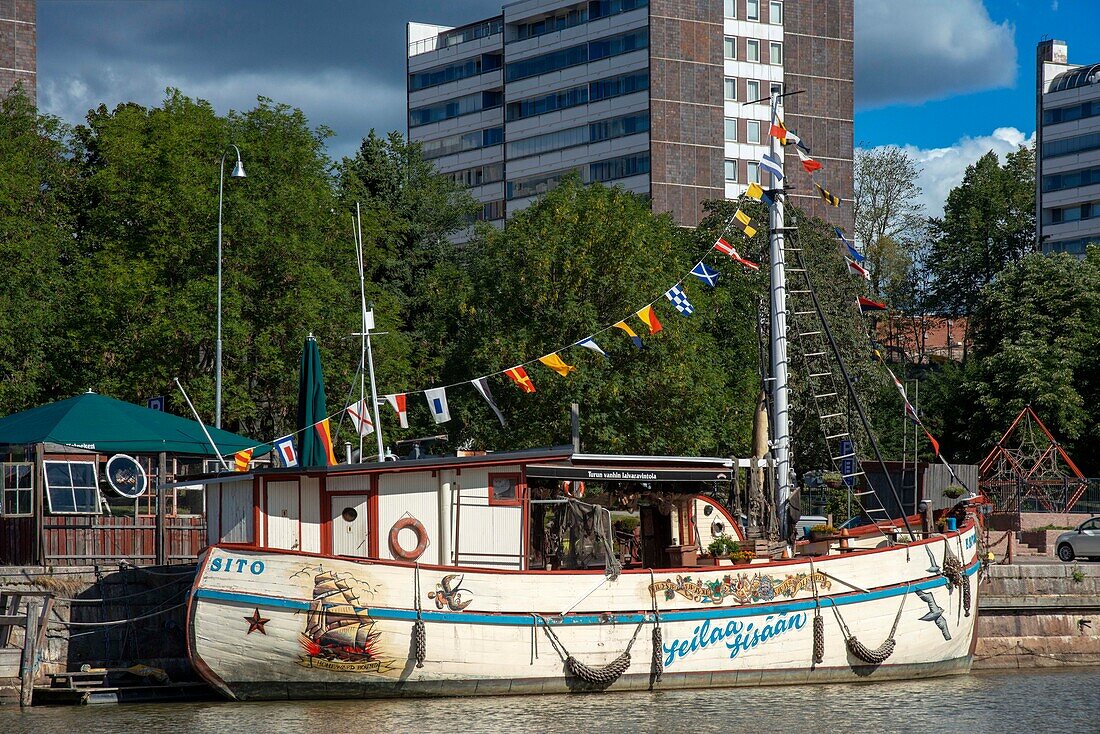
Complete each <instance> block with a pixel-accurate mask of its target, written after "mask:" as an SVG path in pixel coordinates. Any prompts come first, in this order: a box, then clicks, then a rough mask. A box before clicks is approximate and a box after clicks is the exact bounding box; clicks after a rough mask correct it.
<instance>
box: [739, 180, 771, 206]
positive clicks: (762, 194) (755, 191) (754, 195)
mask: <svg viewBox="0 0 1100 734" xmlns="http://www.w3.org/2000/svg"><path fill="white" fill-rule="evenodd" d="M745 196H747V197H749V198H750V199H753V200H755V201H762V202H764V203H765V204H767V205H768V206H775V199H773V198H772V197H771V196H769V195H768V192H767V191H765V190H764V187H763V186H761V185H760V184H758V183H751V184H749V188H748V190H747V191H745Z"/></svg>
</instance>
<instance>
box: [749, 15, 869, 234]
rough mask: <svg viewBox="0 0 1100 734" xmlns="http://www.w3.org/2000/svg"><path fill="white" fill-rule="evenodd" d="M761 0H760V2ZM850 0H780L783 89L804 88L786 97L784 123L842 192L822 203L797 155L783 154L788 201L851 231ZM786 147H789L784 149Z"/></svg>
mask: <svg viewBox="0 0 1100 734" xmlns="http://www.w3.org/2000/svg"><path fill="white" fill-rule="evenodd" d="M762 4H764V3H762ZM852 4H853V0H798V2H787V3H784V12H785V15H786V17H785V18H784V19H783V21H784V28H783V46H784V49H785V53H786V58H785V59H784V69H783V76H784V91H788V92H794V91H798V90H805V93H804V94H799V95H796V96H794V97H788V98H787V99H786V101H785V107H786V115H785V117H784V120H785V122H786V123H787V126H788V127H790V129H791V130H794V131H795V132H797V133H798V136H799V137H800V138H802V140H803V141H805V142H806V144H807V145H809V146H810V149H811V151H812V153H813V157H814V158H815V159H816V160H818V161H819V162H820V163H821V164H822V166H823V168H822V169H821V170H820V171H818V172H817V173H816V174H815V176H816V177H817V180H818V181H819V182H821V183H822V185H824V186H825V188H827V189H828V190H829V191H830V192H831V193H834V194H836V195H837V196H839V197H840V198H841V204H840V208H839V209H836V208H833V207H829V206H826V205H825V204H824V202H823V201H821V199H820V198H817V196H816V194H817V191H816V190H815V189H814V187H813V184H812V183H810V179H809V177H808V176H807V175H806V174H805V172H804V171H802V167H801V165H800V163H799V160H798V156H796V155H793V154H790V155H788V156H787V160H786V165H785V168H786V174H787V178H786V180H787V181H788V182H790V184H791V185H792V186H794V187H796V188H795V190H794V191H792V192H791V197H790V200H791V203H792V204H794V205H796V206H798V207H800V208H801V209H803V210H805V211H807V212H808V213H810V214H812V215H814V216H819V217H822V218H824V219H827V220H828V221H829V222H832V223H833V224H835V225H836V226H839V227H841V228H843V229H845V230H846V231H847V232H849V233H851V231H852V227H853V223H854V214H853V211H852V201H851V199H852V192H853V190H854V181H853V173H852V147H853V129H854V126H853V117H854V106H853V86H854V85H853V66H854V59H853V16H854V11H853V7H852ZM788 150H789V149H788Z"/></svg>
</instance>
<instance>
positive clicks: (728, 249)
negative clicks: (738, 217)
mask: <svg viewBox="0 0 1100 734" xmlns="http://www.w3.org/2000/svg"><path fill="white" fill-rule="evenodd" d="M737 213H738V214H740V213H741V210H740V209H738V210H737ZM753 231H754V232H755V231H756V230H753ZM714 249H715V250H718V252H721V253H722V254H724V255H729V258H730V260H733V261H734V262H739V263H741V264H742V265H744V266H745V267H746V268H749V269H750V270H759V269H760V266H759V265H757V264H756V263H754V262H753V261H752V260H746V259H745V258H743V257H741V254H740V253H739V252H737V250H736V249H735V248H734V246H733V245H731V244H730V243H728V242H726V240H725V238H724V237H719V238H718V241H717V242H715V243H714ZM692 272H694V271H692Z"/></svg>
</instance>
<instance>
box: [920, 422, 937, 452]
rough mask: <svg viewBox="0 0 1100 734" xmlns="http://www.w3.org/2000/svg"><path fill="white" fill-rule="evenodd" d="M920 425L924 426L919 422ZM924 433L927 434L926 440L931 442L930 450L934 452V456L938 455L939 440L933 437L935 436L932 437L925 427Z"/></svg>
mask: <svg viewBox="0 0 1100 734" xmlns="http://www.w3.org/2000/svg"><path fill="white" fill-rule="evenodd" d="M920 427H921V428H924V424H923V423H921V426H920ZM924 435H925V436H928V442H929V443H931V444H932V451H934V452H935V453H936V456H939V455H940V442H939V441H937V440H936V439H935V437H933V436H932V434H931V433H929V432H928V429H927V428H924Z"/></svg>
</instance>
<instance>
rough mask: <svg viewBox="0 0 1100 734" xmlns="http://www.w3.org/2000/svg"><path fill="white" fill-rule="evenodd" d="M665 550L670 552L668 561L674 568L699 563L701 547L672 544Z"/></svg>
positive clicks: (687, 566) (688, 566)
mask: <svg viewBox="0 0 1100 734" xmlns="http://www.w3.org/2000/svg"><path fill="white" fill-rule="evenodd" d="M665 551H666V552H667V553H668V563H669V565H670V566H672V567H673V568H690V567H692V566H697V565H699V549H698V548H696V547H695V546H694V545H670V546H669V547H668V548H666V549H665Z"/></svg>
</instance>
